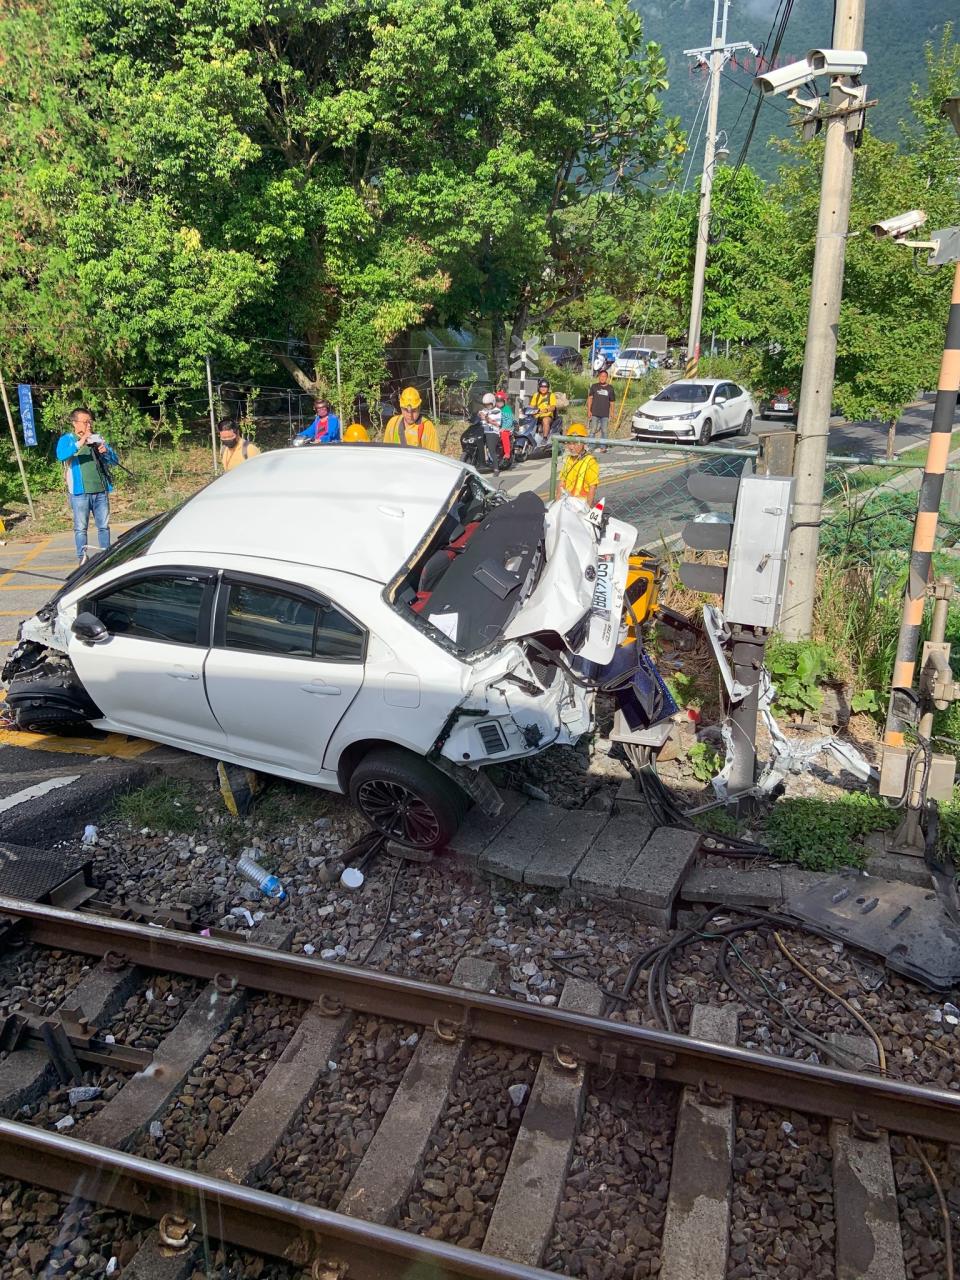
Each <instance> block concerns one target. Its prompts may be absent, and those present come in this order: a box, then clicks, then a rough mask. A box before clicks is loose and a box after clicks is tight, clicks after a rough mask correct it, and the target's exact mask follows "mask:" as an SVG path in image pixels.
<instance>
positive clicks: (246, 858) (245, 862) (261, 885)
mask: <svg viewBox="0 0 960 1280" xmlns="http://www.w3.org/2000/svg"><path fill="white" fill-rule="evenodd" d="M237 870H238V871H239V872H240V874H241V875H242V876H243V877H244V878H245V879H247V880H249V881H250V883H251V884H255V885H256V886H257V888H258V889H259V890H260V892H261V893H262V894H263V895H264V897H267V898H273V900H274V902H286V900H287V895H286V893H285V892H284V888H283V885H282V884H281V883H280V881H279V880H278V879H277V877H276V876H273V875H271V874H270V873H269V871H265V870H264V869H263V867H261V865H260V863H259V862H258V861H257V860H256V858H255V857H254V856H253V854H252V853H249V852H247V853H244V854H242V855H241V857H240V860H239V861H238V862H237Z"/></svg>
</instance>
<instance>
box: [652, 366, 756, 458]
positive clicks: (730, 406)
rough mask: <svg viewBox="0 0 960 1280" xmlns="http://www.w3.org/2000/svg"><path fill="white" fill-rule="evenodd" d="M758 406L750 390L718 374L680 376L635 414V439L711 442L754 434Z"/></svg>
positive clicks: (691, 442)
mask: <svg viewBox="0 0 960 1280" xmlns="http://www.w3.org/2000/svg"><path fill="white" fill-rule="evenodd" d="M755 416H756V406H755V405H754V403H753V400H752V399H751V397H750V393H749V391H745V390H744V389H743V387H741V386H738V385H737V384H736V383H735V382H722V381H720V379H718V378H699V379H696V380H693V379H691V380H689V381H687V380H685V379H682V380H679V381H677V382H671V383H670V384H669V386H666V387H664V388H663V390H662V391H658V392H657V394H656V395H655V396H654V397H653V399H651V400H648V401H647V402H646V404H642V405H641V406H640V408H639V409H638V410H637V411H636V413H635V414H634V415H633V421H632V424H631V431H632V432H633V436H634V438H635V439H637V440H640V439H643V438H644V437H652V438H654V439H658V440H663V439H673V440H676V441H678V442H680V443H683V442H686V443H688V444H709V443H710V441H711V440H712V439H713V437H714V436H720V435H727V434H729V433H731V432H737V433H739V434H740V435H742V436H746V435H749V434H750V428H751V426H752V425H753V419H754V417H755Z"/></svg>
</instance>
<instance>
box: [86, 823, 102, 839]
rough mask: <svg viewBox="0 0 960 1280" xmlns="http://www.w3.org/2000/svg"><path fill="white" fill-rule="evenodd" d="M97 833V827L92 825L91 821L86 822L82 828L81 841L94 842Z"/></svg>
mask: <svg viewBox="0 0 960 1280" xmlns="http://www.w3.org/2000/svg"><path fill="white" fill-rule="evenodd" d="M98 834H99V833H98V832H97V828H96V827H95V826H94V825H93V823H92V822H88V823H87V825H86V826H85V827H84V828H83V843H84V844H96V843H97V835H98Z"/></svg>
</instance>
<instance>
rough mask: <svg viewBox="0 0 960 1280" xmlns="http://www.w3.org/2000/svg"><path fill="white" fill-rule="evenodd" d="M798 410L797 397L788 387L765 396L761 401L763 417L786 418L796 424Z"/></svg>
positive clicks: (761, 415)
mask: <svg viewBox="0 0 960 1280" xmlns="http://www.w3.org/2000/svg"><path fill="white" fill-rule="evenodd" d="M797 412H798V405H797V397H796V396H795V395H794V394H793V392H792V391H790V390H788V389H787V388H786V387H784V388H783V389H782V390H780V391H775V392H773V394H772V395H769V396H764V398H763V399H762V400H761V401H760V417H761V418H786V419H787V421H788V422H792V423H793V424H794V425H796V422H797Z"/></svg>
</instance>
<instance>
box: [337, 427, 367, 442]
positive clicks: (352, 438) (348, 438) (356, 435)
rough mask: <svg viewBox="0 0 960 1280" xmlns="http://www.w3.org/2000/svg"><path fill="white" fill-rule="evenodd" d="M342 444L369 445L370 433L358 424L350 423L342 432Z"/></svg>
mask: <svg viewBox="0 0 960 1280" xmlns="http://www.w3.org/2000/svg"><path fill="white" fill-rule="evenodd" d="M343 443H344V444H369V443H370V432H369V431H368V430H367V428H366V427H364V426H361V424H360V423H359V422H351V423H350V425H349V427H345V428H344V431H343Z"/></svg>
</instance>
